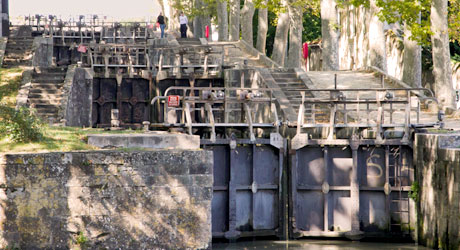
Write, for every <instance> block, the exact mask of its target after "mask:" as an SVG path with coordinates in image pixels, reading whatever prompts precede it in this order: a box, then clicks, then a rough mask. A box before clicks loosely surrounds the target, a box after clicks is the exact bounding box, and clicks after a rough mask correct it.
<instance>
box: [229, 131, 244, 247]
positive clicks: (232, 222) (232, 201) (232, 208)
mask: <svg viewBox="0 0 460 250" xmlns="http://www.w3.org/2000/svg"><path fill="white" fill-rule="evenodd" d="M236 146H237V144H236V140H232V141H231V142H230V181H229V183H228V196H229V197H228V200H229V202H228V203H229V204H228V217H229V218H228V219H229V225H228V232H226V233H225V238H227V239H230V240H234V239H237V238H239V235H240V232H238V231H237V230H236V220H237V218H236V186H237V184H236V183H235V175H236V174H235V171H236V167H235V166H234V165H235V161H234V160H233V159H236V155H237V154H238V153H237V151H236Z"/></svg>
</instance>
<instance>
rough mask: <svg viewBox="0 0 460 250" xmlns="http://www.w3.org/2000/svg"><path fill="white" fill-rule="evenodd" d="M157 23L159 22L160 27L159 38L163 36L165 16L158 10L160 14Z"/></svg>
mask: <svg viewBox="0 0 460 250" xmlns="http://www.w3.org/2000/svg"><path fill="white" fill-rule="evenodd" d="M157 23H158V24H160V29H161V38H164V37H165V27H166V24H165V17H164V16H163V13H161V12H160V15H159V16H158V18H157Z"/></svg>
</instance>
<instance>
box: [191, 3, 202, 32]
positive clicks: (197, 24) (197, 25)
mask: <svg viewBox="0 0 460 250" xmlns="http://www.w3.org/2000/svg"><path fill="white" fill-rule="evenodd" d="M203 5H204V3H203V1H202V0H195V4H194V7H195V9H198V10H200V9H201V8H203ZM203 23H204V17H203V16H202V15H199V16H195V18H194V19H193V35H194V37H196V38H200V37H204V35H203V31H204V25H203Z"/></svg>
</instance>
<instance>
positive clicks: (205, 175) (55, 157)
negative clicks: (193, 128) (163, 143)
mask: <svg viewBox="0 0 460 250" xmlns="http://www.w3.org/2000/svg"><path fill="white" fill-rule="evenodd" d="M212 160H213V157H212V153H211V152H208V151H202V150H196V151H138V152H123V151H92V152H72V153H46V154H15V155H0V204H1V209H0V229H1V231H2V234H1V235H0V248H2V249H3V248H8V249H10V248H11V249H13V247H17V248H19V249H69V248H70V249H186V248H187V249H206V248H209V247H210V242H211V199H212V182H213V177H212V165H213V163H212Z"/></svg>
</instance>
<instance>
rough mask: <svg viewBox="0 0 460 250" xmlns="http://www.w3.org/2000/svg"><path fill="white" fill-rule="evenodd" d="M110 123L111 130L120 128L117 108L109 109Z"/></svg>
mask: <svg viewBox="0 0 460 250" xmlns="http://www.w3.org/2000/svg"><path fill="white" fill-rule="evenodd" d="M111 119H112V121H111V125H112V128H111V129H112V130H116V129H119V128H120V118H119V111H118V109H112V111H111Z"/></svg>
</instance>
